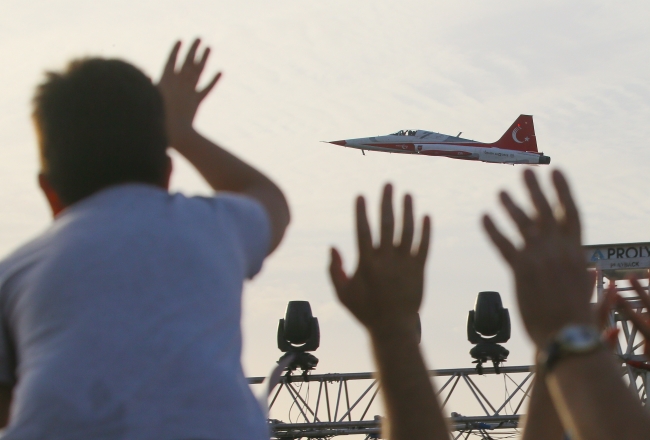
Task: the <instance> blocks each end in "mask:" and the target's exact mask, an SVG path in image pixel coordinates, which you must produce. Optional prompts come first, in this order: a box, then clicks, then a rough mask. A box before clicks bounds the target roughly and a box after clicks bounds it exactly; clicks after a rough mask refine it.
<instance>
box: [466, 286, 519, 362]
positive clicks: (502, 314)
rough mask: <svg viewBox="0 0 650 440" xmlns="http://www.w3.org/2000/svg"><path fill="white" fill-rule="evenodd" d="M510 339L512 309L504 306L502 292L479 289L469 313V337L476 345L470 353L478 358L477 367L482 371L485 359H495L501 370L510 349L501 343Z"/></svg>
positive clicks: (493, 360)
mask: <svg viewBox="0 0 650 440" xmlns="http://www.w3.org/2000/svg"><path fill="white" fill-rule="evenodd" d="M509 339H510V313H509V312H508V309H505V308H503V304H502V303H501V295H499V292H479V294H478V296H477V297H476V303H475V304H474V310H470V311H469V316H468V317H467V340H468V341H469V342H471V343H472V344H475V347H474V348H472V349H471V350H470V352H469V354H470V355H471V356H472V357H473V358H474V359H476V360H475V361H474V363H475V364H476V370H477V371H478V372H479V374H482V372H483V363H484V362H487V361H488V360H490V361H492V365H494V369H495V370H496V372H497V373H499V366H500V364H501V363H503V362H505V360H506V359H507V358H508V355H509V354H510V352H509V351H508V350H507V349H505V348H504V347H502V346H501V345H499V344H503V343H505V342H508V340H509Z"/></svg>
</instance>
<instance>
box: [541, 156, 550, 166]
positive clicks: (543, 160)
mask: <svg viewBox="0 0 650 440" xmlns="http://www.w3.org/2000/svg"><path fill="white" fill-rule="evenodd" d="M539 163H540V165H549V164H550V163H551V158H550V156H544V155H543V154H542V155H541V156H540V157H539Z"/></svg>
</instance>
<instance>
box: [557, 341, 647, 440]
mask: <svg viewBox="0 0 650 440" xmlns="http://www.w3.org/2000/svg"><path fill="white" fill-rule="evenodd" d="M546 381H547V385H548V387H549V391H550V393H551V396H552V398H553V401H554V402H555V407H556V408H557V410H558V414H559V416H560V418H561V419H562V422H563V424H564V426H565V427H567V431H569V433H571V434H573V435H574V436H575V438H576V439H589V440H599V439H602V440H606V439H613V438H616V439H621V440H624V439H630V440H632V439H640V438H647V436H648V435H649V433H650V416H648V414H647V413H646V412H645V411H644V409H643V407H642V406H641V403H640V402H639V399H638V397H637V396H635V395H634V394H633V393H632V392H631V391H630V390H629V389H628V388H627V387H626V386H625V384H624V383H623V381H622V380H621V373H620V366H618V365H617V363H616V362H615V360H614V357H613V355H612V354H611V353H609V352H608V351H606V350H604V349H601V350H598V351H597V352H594V353H591V354H588V355H582V356H573V357H570V358H567V359H563V360H562V361H561V362H559V363H558V364H557V366H556V367H555V368H554V369H553V370H552V371H551V372H550V373H549V374H548V376H547V380H546Z"/></svg>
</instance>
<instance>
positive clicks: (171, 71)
mask: <svg viewBox="0 0 650 440" xmlns="http://www.w3.org/2000/svg"><path fill="white" fill-rule="evenodd" d="M200 44H201V40H200V39H198V38H197V39H196V40H194V42H193V43H192V46H190V49H189V50H188V51H187V55H186V57H185V61H184V62H183V64H182V65H181V67H180V69H178V70H177V69H176V59H177V57H178V53H179V51H180V48H181V42H180V41H178V42H176V44H174V47H173V48H172V51H171V53H170V54H169V58H168V60H167V64H166V65H165V68H164V70H163V74H162V77H161V78H160V82H159V83H158V89H159V90H160V92H161V93H162V95H163V99H164V101H165V117H166V123H167V134H168V136H169V141H170V144H171V145H172V146H174V147H178V146H179V145H180V144H182V142H183V139H184V138H186V137H187V136H188V135H189V134H191V133H192V131H193V128H192V123H193V121H194V116H195V115H196V111H197V109H198V108H199V104H201V101H203V99H204V98H205V97H206V96H207V95H208V93H210V91H211V90H212V89H213V88H214V86H215V85H216V84H217V81H219V78H220V77H221V72H219V73H217V74H216V75H215V76H214V77H213V78H212V80H211V81H210V82H209V83H208V85H207V86H205V87H204V88H203V89H201V90H197V88H196V87H197V84H198V82H199V79H200V77H201V73H202V72H203V69H204V68H205V64H206V63H207V61H208V57H209V55H210V48H209V47H206V48H205V49H204V50H203V54H202V55H201V56H200V57H199V58H198V59H197V51H198V48H199V45H200Z"/></svg>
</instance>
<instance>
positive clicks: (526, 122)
mask: <svg viewBox="0 0 650 440" xmlns="http://www.w3.org/2000/svg"><path fill="white" fill-rule="evenodd" d="M461 134H462V132H461V133H458V135H457V136H450V135H446V134H441V133H434V132H432V131H425V130H400V131H398V132H397V133H393V134H389V135H386V136H375V137H368V138H358V139H346V140H343V141H332V142H329V143H330V144H335V145H341V146H343V147H349V148H356V149H359V150H361V151H362V152H363V154H364V155H365V154H366V153H365V151H366V150H368V151H383V152H387V153H402V154H419V155H422V156H443V157H451V158H452V159H462V160H479V161H481V162H488V163H506V164H511V165H514V164H528V165H548V164H550V163H551V158H550V157H549V156H545V155H544V154H543V153H540V152H538V151H537V140H536V139H535V127H534V126H533V117H532V116H530V115H520V116H519V117H518V118H517V120H516V121H515V122H514V124H512V125H511V126H510V128H509V129H508V130H507V131H506V132H505V133H504V134H503V136H501V139H499V140H498V141H496V142H493V143H491V144H487V143H483V142H476V141H472V140H470V139H463V138H461V137H460V135H461Z"/></svg>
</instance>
